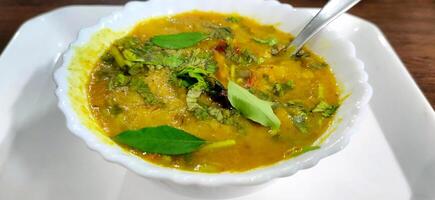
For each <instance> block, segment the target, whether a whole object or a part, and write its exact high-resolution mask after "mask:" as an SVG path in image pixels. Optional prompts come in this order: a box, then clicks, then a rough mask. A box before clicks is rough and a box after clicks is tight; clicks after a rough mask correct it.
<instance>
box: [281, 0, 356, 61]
mask: <svg viewBox="0 0 435 200" xmlns="http://www.w3.org/2000/svg"><path fill="white" fill-rule="evenodd" d="M359 1H361V0H330V1H329V2H328V3H327V4H326V5H325V6H324V7H323V8H322V10H320V11H319V12H318V13H317V14H316V16H314V17H313V19H311V21H310V22H309V23H308V24H307V25H305V27H304V29H302V31H301V32H300V33H299V34H298V35H297V36H296V38H295V39H294V40H293V41H292V42H291V43H290V45H289V47H288V50H289V51H290V53H291V55H293V54H295V53H297V52H298V51H299V50H300V49H301V48H302V46H303V45H304V44H305V42H307V41H308V40H309V39H311V37H313V36H314V35H315V34H316V33H318V32H319V31H320V30H321V29H322V28H323V27H325V26H326V25H328V24H329V23H330V22H331V21H333V20H334V19H335V18H337V17H338V16H340V15H341V14H343V13H344V12H346V11H347V10H349V9H350V8H351V7H352V6H354V5H355V4H357V3H358V2H359Z"/></svg>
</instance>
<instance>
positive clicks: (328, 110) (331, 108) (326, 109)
mask: <svg viewBox="0 0 435 200" xmlns="http://www.w3.org/2000/svg"><path fill="white" fill-rule="evenodd" d="M337 109H338V105H330V104H328V103H326V102H325V101H321V102H320V103H319V104H317V106H316V107H315V108H314V109H313V110H312V112H320V113H322V116H323V117H331V116H332V115H334V113H335V111H337Z"/></svg>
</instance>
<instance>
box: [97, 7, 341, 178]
mask: <svg viewBox="0 0 435 200" xmlns="http://www.w3.org/2000/svg"><path fill="white" fill-rule="evenodd" d="M219 27H228V28H229V29H230V30H231V33H232V38H231V39H226V40H225V39H214V38H208V39H206V40H204V41H202V42H200V43H199V44H198V45H196V46H195V47H191V48H197V49H200V50H208V51H209V52H210V53H211V55H213V59H214V60H215V62H216V67H217V69H216V71H215V72H214V76H215V77H216V78H217V79H218V80H219V81H221V82H222V84H223V85H224V86H226V85H227V83H228V80H233V81H234V82H236V83H238V84H239V85H240V86H242V87H244V88H247V89H249V90H250V91H251V92H252V93H253V94H255V95H256V96H258V97H259V98H262V99H265V100H268V101H271V102H274V103H275V104H274V106H273V109H274V113H275V114H276V115H277V116H278V118H279V119H280V121H281V127H280V129H279V131H278V132H277V133H272V132H271V130H270V129H269V128H268V127H265V126H262V125H260V124H258V123H255V122H253V121H251V120H249V119H246V118H244V117H243V116H240V115H237V114H235V115H232V116H233V117H232V120H235V121H236V122H232V123H222V122H220V121H218V120H216V119H214V118H213V117H208V118H207V117H206V118H205V119H203V118H198V117H196V116H195V114H194V113H192V112H191V111H189V110H188V109H187V105H186V94H187V89H186V88H184V87H179V86H177V85H176V84H173V82H171V80H172V79H171V73H173V72H172V69H170V68H168V67H153V68H152V69H147V70H145V71H144V72H140V73H138V74H135V75H134V76H135V77H138V78H139V79H141V80H142V81H143V82H144V83H146V84H147V85H148V88H149V92H150V93H151V94H152V95H153V96H154V98H155V99H157V100H156V101H158V103H155V102H154V103H150V101H144V98H143V96H141V95H140V94H138V92H136V91H134V90H132V89H131V88H129V87H128V86H122V87H117V88H113V87H110V86H109V85H110V84H111V83H110V81H111V78H113V76H114V75H113V74H115V73H116V71H117V69H116V66H115V65H114V64H110V62H105V61H104V60H105V58H104V56H103V57H102V58H101V61H100V62H99V63H97V64H96V66H95V70H94V71H93V74H92V76H91V77H90V83H89V104H90V107H91V109H92V113H93V116H94V118H95V119H96V120H97V121H98V122H99V124H100V126H101V127H102V128H103V129H104V131H105V133H106V134H107V135H108V136H110V137H113V136H115V135H117V134H119V133H120V132H122V131H125V130H137V129H141V128H144V127H151V126H157V125H170V126H173V127H176V128H179V129H182V130H185V131H186V132H189V133H191V134H193V135H195V136H197V137H199V138H202V139H204V140H206V141H211V142H213V141H222V140H229V139H232V140H234V141H235V144H234V145H232V146H228V147H223V148H211V149H209V148H207V149H199V150H198V151H195V152H193V153H190V154H185V155H176V156H168V155H160V154H150V153H146V152H140V151H138V150H135V149H133V148H129V147H127V146H124V147H125V149H126V150H127V151H130V152H131V153H133V154H135V155H137V156H140V157H142V158H143V159H144V160H147V161H150V162H152V163H155V164H158V165H162V166H166V167H171V168H178V169H182V170H189V171H200V172H241V171H246V170H250V169H254V168H258V167H262V166H267V165H271V164H274V163H276V162H278V161H281V160H284V159H288V158H291V157H294V156H297V155H298V154H300V153H303V152H304V151H305V150H306V149H309V148H312V146H313V142H314V141H316V140H317V139H318V138H319V137H320V136H321V135H322V134H323V133H324V132H325V131H326V130H327V129H328V127H329V126H330V124H331V121H332V119H333V117H332V116H328V117H325V116H323V115H322V113H321V112H313V109H314V108H315V107H316V105H318V104H319V102H321V101H324V102H327V103H328V104H330V105H337V106H338V104H339V98H338V96H339V91H338V88H337V85H336V81H335V77H334V75H333V74H332V72H331V69H330V67H329V66H328V65H327V64H326V63H325V62H324V61H323V60H322V59H321V58H320V57H318V56H316V55H314V54H313V53H312V52H310V51H309V50H307V49H304V54H305V55H302V56H301V57H302V58H294V57H291V56H289V55H288V54H287V53H286V52H280V53H278V54H277V53H276V52H273V51H276V50H277V49H278V50H279V49H280V48H279V47H280V45H281V47H282V46H283V45H285V44H287V43H288V42H289V41H291V40H292V38H293V37H292V36H291V35H290V34H288V33H285V32H282V31H280V30H278V29H277V28H275V27H274V26H271V25H261V24H259V23H257V22H256V21H254V20H252V19H249V18H245V17H241V16H238V15H223V14H217V13H209V12H197V11H195V12H189V13H183V14H178V15H175V16H170V17H163V18H155V19H150V20H147V21H143V22H141V23H139V24H138V25H137V26H136V27H135V28H134V30H133V31H132V32H131V33H130V36H133V37H136V38H138V39H139V40H140V41H141V42H145V41H147V40H149V39H150V38H151V37H153V36H155V35H162V34H175V33H181V32H204V33H210V32H211V31H212V30H213V29H216V28H219ZM227 30H228V29H227ZM259 38H260V39H262V41H258V40H259ZM271 38H273V39H274V40H273V41H272V40H269V39H271ZM266 39H268V40H269V43H267V42H265V41H263V40H266ZM256 40H257V41H256ZM228 46H231V47H234V49H236V50H235V52H236V53H237V52H241V51H243V50H247V51H249V53H250V54H252V55H254V56H255V58H256V61H255V62H251V63H249V64H240V63H237V62H232V61H231V60H229V59H228V57H226V56H225V52H224V51H223V50H222V49H223V48H228ZM273 48H275V50H273ZM272 54H274V55H272ZM193 56H195V55H193ZM289 81H290V82H291V83H292V84H291V85H292V86H291V88H287V89H282V88H281V90H279V88H278V89H277V88H276V87H278V86H276V85H277V84H284V83H288V82H289ZM200 101H202V102H203V104H204V105H205V106H217V107H219V105H218V104H216V103H214V102H213V100H212V99H211V98H210V97H209V96H207V95H206V94H202V95H201V97H200ZM301 110H303V111H301ZM231 112H234V111H231ZM300 112H304V113H305V114H306V115H304V119H305V121H304V123H305V124H304V127H305V128H304V127H302V129H305V130H301V127H298V126H297V125H295V119H294V118H295V117H296V115H297V114H299V113H300Z"/></svg>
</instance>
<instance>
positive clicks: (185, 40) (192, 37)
mask: <svg viewBox="0 0 435 200" xmlns="http://www.w3.org/2000/svg"><path fill="white" fill-rule="evenodd" d="M205 38H207V34H204V33H200V32H185V33H178V34H170V35H157V36H154V37H152V38H151V42H152V43H153V44H155V45H157V46H159V47H162V48H166V49H182V48H186V47H191V46H194V45H196V44H198V43H199V42H201V41H202V40H204V39H205Z"/></svg>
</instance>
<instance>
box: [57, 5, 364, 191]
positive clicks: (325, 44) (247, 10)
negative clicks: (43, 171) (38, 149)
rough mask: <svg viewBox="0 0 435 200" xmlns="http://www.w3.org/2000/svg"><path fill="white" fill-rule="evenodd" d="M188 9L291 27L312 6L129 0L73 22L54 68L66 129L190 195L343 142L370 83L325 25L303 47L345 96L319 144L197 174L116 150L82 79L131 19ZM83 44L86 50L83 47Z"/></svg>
mask: <svg viewBox="0 0 435 200" xmlns="http://www.w3.org/2000/svg"><path fill="white" fill-rule="evenodd" d="M190 10H202V11H215V12H221V13H238V14H240V15H243V16H247V17H250V18H254V19H256V20H258V21H259V22H261V23H263V24H277V26H278V27H279V28H280V29H281V30H283V31H286V32H289V33H292V34H293V35H295V34H297V33H298V32H299V31H300V30H301V29H302V27H303V26H304V25H305V24H306V23H307V22H308V20H309V19H310V18H311V17H312V14H310V13H308V12H306V11H300V10H295V9H294V8H292V7H291V6H289V5H287V4H280V3H279V2H277V1H267V0H207V1H204V0H183V1H179V0H151V1H147V2H130V3H128V4H127V5H126V6H125V7H124V8H123V9H122V10H120V11H118V12H115V13H113V14H112V15H110V16H108V17H105V18H103V19H101V20H100V22H99V23H98V24H97V25H95V26H92V27H89V28H85V29H83V30H81V31H80V33H79V36H78V39H77V40H76V41H75V42H73V43H72V44H71V47H70V48H69V50H68V51H67V52H66V53H65V54H64V56H63V65H62V66H61V67H60V68H59V69H58V70H57V71H56V73H55V80H56V83H57V85H58V88H57V90H56V94H57V96H58V98H59V107H60V109H61V110H62V111H63V112H64V114H65V116H66V119H67V126H68V128H69V129H70V130H71V132H72V133H74V134H75V135H77V136H79V137H80V138H82V139H83V140H84V141H85V142H86V144H87V145H88V146H89V148H91V149H93V150H95V151H97V152H100V153H101V154H102V155H103V156H104V158H105V159H107V160H109V161H112V162H115V163H119V164H121V165H123V166H125V167H126V168H128V169H130V170H132V171H134V172H136V173H137V174H139V175H142V176H143V177H147V178H151V179H154V180H159V181H160V182H163V183H165V184H167V185H170V186H172V187H173V188H175V189H177V191H179V192H181V193H186V194H190V195H194V196H204V195H205V194H206V195H207V197H229V196H236V195H241V194H244V193H248V192H250V191H252V190H253V189H255V188H256V186H257V185H260V184H262V183H266V182H269V181H270V180H272V179H275V178H278V177H285V176H290V175H292V174H294V173H296V172H297V171H299V170H301V169H305V168H309V167H312V166H314V165H315V164H316V163H317V162H319V160H320V159H322V158H324V157H326V156H329V155H331V154H333V153H335V152H337V151H339V150H340V149H342V148H343V147H345V146H346V144H347V143H348V141H349V137H350V135H351V133H352V132H353V131H354V129H353V127H354V126H355V124H356V122H357V119H358V118H359V116H360V114H361V112H362V110H363V109H364V107H366V106H367V104H368V101H369V99H370V97H371V94H372V90H371V87H370V86H369V84H368V83H367V74H366V72H365V71H364V65H363V63H362V62H361V61H360V60H359V59H357V58H356V57H355V48H354V46H353V44H352V43H351V42H350V41H347V40H344V39H342V38H340V34H339V33H334V32H332V31H329V30H327V29H325V30H324V31H322V32H321V33H320V34H318V35H317V36H316V37H315V38H313V39H312V40H311V41H310V43H309V44H308V47H309V48H310V49H311V50H313V51H314V52H316V53H317V54H319V55H321V56H323V57H324V58H325V59H326V61H327V62H328V63H329V64H330V66H331V68H332V70H333V72H334V74H335V75H336V78H337V80H338V82H339V84H340V87H341V89H342V94H343V95H350V96H349V97H348V98H346V100H345V101H344V102H343V104H342V105H341V106H340V108H339V110H338V112H337V115H336V117H335V119H334V123H333V125H332V127H331V128H330V130H328V131H327V132H326V133H325V135H324V138H323V139H324V140H322V142H319V144H320V145H321V148H320V149H319V150H316V151H312V152H308V153H305V154H303V155H300V156H298V157H296V158H292V159H289V160H284V161H281V162H279V163H276V164H274V165H272V166H268V167H263V168H259V169H254V170H250V171H247V172H243V173H219V174H204V173H195V172H187V171H180V170H176V169H170V168H164V167H160V166H157V165H154V164H152V163H149V162H146V161H144V160H142V159H140V158H138V157H136V156H134V155H132V154H129V153H128V152H126V151H123V150H122V149H121V148H120V147H119V146H117V145H116V144H114V143H113V142H111V140H110V139H108V138H107V137H106V136H104V134H102V131H101V128H99V127H98V125H97V124H96V123H95V121H93V119H92V116H91V115H90V111H89V107H88V101H87V96H86V93H87V88H86V84H85V83H86V81H87V80H88V77H89V73H90V69H91V67H92V65H93V64H94V63H95V62H96V61H97V59H98V56H99V55H101V54H102V53H103V52H104V50H105V49H106V48H107V47H108V46H109V45H110V44H111V43H112V42H113V41H114V40H116V39H118V38H120V37H123V36H125V34H127V33H128V32H129V31H130V30H131V29H132V28H133V27H134V25H135V24H137V22H139V21H141V20H144V19H148V18H150V17H158V16H165V15H173V14H176V13H181V12H185V11H190ZM150 28H152V27H150ZM109 29H110V31H108V30H109ZM94 36H95V37H94ZM83 49H87V50H86V52H89V51H91V52H93V53H92V54H89V53H87V54H89V55H84V53H83V52H85V51H83ZM319 141H321V140H319Z"/></svg>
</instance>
